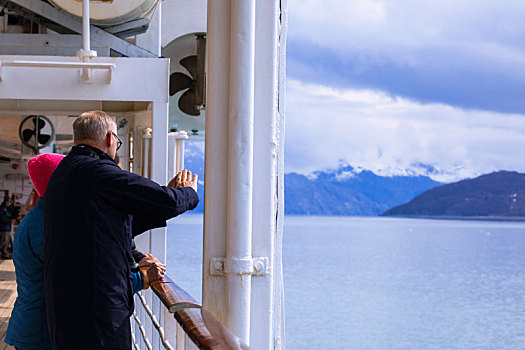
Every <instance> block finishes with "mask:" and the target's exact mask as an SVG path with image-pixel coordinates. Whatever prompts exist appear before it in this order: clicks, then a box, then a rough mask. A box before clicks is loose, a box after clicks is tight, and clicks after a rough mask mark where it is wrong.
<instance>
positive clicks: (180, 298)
mask: <svg viewBox="0 0 525 350" xmlns="http://www.w3.org/2000/svg"><path fill="white" fill-rule="evenodd" d="M151 289H152V290H153V292H154V293H155V294H156V295H157V296H158V297H159V299H160V301H161V302H162V303H163V304H164V306H165V307H166V308H167V309H168V311H169V312H170V313H173V314H174V317H175V319H176V320H177V322H178V323H179V325H180V326H181V327H182V329H183V330H184V332H186V334H187V335H188V336H189V337H190V339H191V340H192V341H193V342H194V343H195V345H197V347H198V348H199V349H202V350H225V349H224V348H223V347H221V346H220V345H219V343H218V342H217V341H216V340H215V339H214V338H213V336H212V334H211V333H210V331H209V329H208V327H206V324H205V323H204V320H203V319H202V315H201V312H200V310H198V309H201V308H202V306H201V305H199V304H198V303H197V301H196V300H195V299H193V297H192V296H191V295H189V294H188V293H187V292H186V291H185V290H184V289H182V288H181V287H179V286H178V285H177V284H176V283H175V282H173V281H172V280H171V278H169V277H168V276H164V279H163V280H162V281H155V282H152V283H151Z"/></svg>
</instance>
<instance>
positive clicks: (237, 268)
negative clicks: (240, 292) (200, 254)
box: [210, 257, 268, 276]
mask: <svg viewBox="0 0 525 350" xmlns="http://www.w3.org/2000/svg"><path fill="white" fill-rule="evenodd" d="M267 273H268V258H266V257H263V258H253V259H250V258H244V259H241V258H211V260H210V275H212V276H226V275H232V274H235V275H253V276H265V275H266V274H267Z"/></svg>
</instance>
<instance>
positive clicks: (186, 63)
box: [179, 55, 197, 79]
mask: <svg viewBox="0 0 525 350" xmlns="http://www.w3.org/2000/svg"><path fill="white" fill-rule="evenodd" d="M179 63H180V64H181V65H182V66H183V67H184V68H186V69H187V70H188V72H190V75H191V77H192V78H193V79H195V78H196V77H197V56H195V55H193V56H188V57H184V58H183V59H182V60H180V61H179Z"/></svg>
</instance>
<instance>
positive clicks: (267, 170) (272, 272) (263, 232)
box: [250, 0, 284, 349]
mask: <svg viewBox="0 0 525 350" xmlns="http://www.w3.org/2000/svg"><path fill="white" fill-rule="evenodd" d="M281 3H282V1H279V0H277V1H258V2H257V8H256V13H257V17H256V30H255V32H256V38H255V40H256V43H257V46H256V47H257V51H256V55H255V65H256V67H257V70H256V72H255V81H256V84H255V93H254V95H255V108H254V109H255V125H254V129H255V130H256V132H255V133H254V168H253V174H254V180H253V187H254V190H253V197H254V208H253V209H254V210H253V240H252V244H253V252H252V253H253V256H254V257H268V266H267V274H266V275H264V276H258V277H254V278H253V280H252V290H253V291H252V299H253V300H257V302H252V305H251V308H252V320H251V327H252V331H251V335H250V338H251V341H252V343H253V344H257V345H258V348H261V349H274V348H275V349H279V348H281V344H282V343H283V342H282V339H281V338H282V337H281V322H279V321H277V322H275V321H276V320H274V318H277V320H280V317H282V318H283V319H284V315H281V310H280V304H281V303H280V298H281V294H282V293H280V291H281V288H282V271H281V242H282V221H280V222H277V221H276V217H278V216H280V217H281V218H282V215H283V203H284V201H283V195H282V194H283V189H282V174H283V168H284V163H283V158H282V153H283V152H282V150H283V149H284V147H283V133H284V124H283V123H282V121H283V119H282V116H281V115H280V114H279V111H278V108H279V105H280V103H279V102H281V103H282V102H283V101H279V97H281V96H280V95H279V94H277V93H276V92H280V91H281V89H282V90H283V91H284V85H283V86H279V71H280V69H284V67H280V50H281V49H284V48H283V47H281V46H280V44H281V43H280V42H279V41H280V37H281V35H282V32H281V23H280V21H279V19H280V18H281V14H280V4H281ZM283 43H284V39H283ZM277 220H278V219H277ZM275 287H277V288H278V291H279V292H275Z"/></svg>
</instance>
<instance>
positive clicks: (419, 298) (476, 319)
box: [168, 215, 525, 349]
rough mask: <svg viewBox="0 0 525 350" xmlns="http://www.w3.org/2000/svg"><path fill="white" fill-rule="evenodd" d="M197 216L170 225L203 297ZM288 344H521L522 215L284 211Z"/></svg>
mask: <svg viewBox="0 0 525 350" xmlns="http://www.w3.org/2000/svg"><path fill="white" fill-rule="evenodd" d="M201 246H202V216H200V215H188V216H186V217H185V216H184V215H183V216H182V217H180V218H176V219H174V220H173V221H172V222H171V223H170V226H169V236H168V247H169V249H170V253H169V254H170V258H169V260H168V270H169V272H168V273H169V274H170V275H171V276H172V277H173V278H174V279H176V280H177V281H178V282H179V283H180V284H181V285H182V286H183V287H184V288H185V289H186V290H188V291H189V292H190V293H191V294H192V295H194V296H196V297H198V298H199V299H200V294H201V291H200V279H201V270H200V269H201V260H202V253H201ZM283 264H284V282H285V305H286V343H287V348H288V349H525V223H513V222H489V221H446V220H413V219H390V218H353V217H343V218H341V217H287V218H286V220H285V233H284V241H283Z"/></svg>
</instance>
